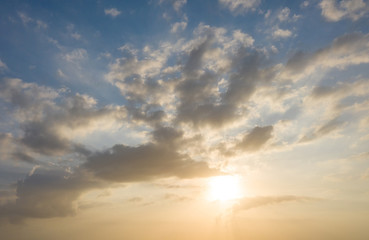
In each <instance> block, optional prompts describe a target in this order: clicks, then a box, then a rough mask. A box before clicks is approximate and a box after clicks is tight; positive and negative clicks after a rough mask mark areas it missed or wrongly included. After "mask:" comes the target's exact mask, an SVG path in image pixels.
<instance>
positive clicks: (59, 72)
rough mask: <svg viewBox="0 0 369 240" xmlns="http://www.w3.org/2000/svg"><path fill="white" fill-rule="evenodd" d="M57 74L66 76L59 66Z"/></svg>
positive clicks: (62, 76)
mask: <svg viewBox="0 0 369 240" xmlns="http://www.w3.org/2000/svg"><path fill="white" fill-rule="evenodd" d="M57 74H58V76H59V77H61V78H66V77H67V76H66V75H65V74H64V72H63V71H62V70H61V69H60V68H59V69H58V71H57Z"/></svg>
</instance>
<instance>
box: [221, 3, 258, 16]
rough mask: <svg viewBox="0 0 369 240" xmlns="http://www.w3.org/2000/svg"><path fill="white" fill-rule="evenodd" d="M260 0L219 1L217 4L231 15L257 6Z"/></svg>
mask: <svg viewBox="0 0 369 240" xmlns="http://www.w3.org/2000/svg"><path fill="white" fill-rule="evenodd" d="M260 2H261V1H260V0H219V3H220V4H221V5H223V6H224V7H226V8H228V9H229V10H231V11H232V12H233V13H236V14H240V13H244V12H246V11H248V10H249V9H254V8H255V7H257V6H259V4H260Z"/></svg>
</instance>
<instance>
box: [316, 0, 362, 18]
mask: <svg viewBox="0 0 369 240" xmlns="http://www.w3.org/2000/svg"><path fill="white" fill-rule="evenodd" d="M319 6H320V8H321V9H322V15H323V16H324V17H325V19H326V20H328V21H331V22H337V21H340V20H342V19H345V18H349V19H351V20H353V21H357V20H358V19H360V18H361V17H363V16H364V15H365V14H367V13H368V12H369V6H368V5H367V3H365V2H364V1H363V0H342V1H339V3H337V1H336V0H322V1H321V2H320V4H319Z"/></svg>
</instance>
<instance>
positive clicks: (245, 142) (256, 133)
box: [237, 126, 273, 151]
mask: <svg viewBox="0 0 369 240" xmlns="http://www.w3.org/2000/svg"><path fill="white" fill-rule="evenodd" d="M272 132H273V126H265V127H255V128H253V129H252V131H251V132H249V133H247V134H246V135H245V136H244V137H243V139H242V140H241V142H239V143H238V144H237V148H239V149H242V150H243V151H257V150H259V149H260V148H262V147H263V146H264V145H265V144H266V142H267V141H268V140H269V139H270V138H271V137H272Z"/></svg>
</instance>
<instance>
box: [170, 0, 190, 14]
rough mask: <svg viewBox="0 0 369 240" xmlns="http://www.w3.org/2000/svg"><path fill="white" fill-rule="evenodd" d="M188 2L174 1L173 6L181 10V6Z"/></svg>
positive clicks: (184, 0)
mask: <svg viewBox="0 0 369 240" xmlns="http://www.w3.org/2000/svg"><path fill="white" fill-rule="evenodd" d="M186 3H187V0H177V1H175V2H174V3H173V8H174V10H176V11H177V12H179V11H180V10H181V8H182V7H183V6H184V5H185V4H186Z"/></svg>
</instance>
